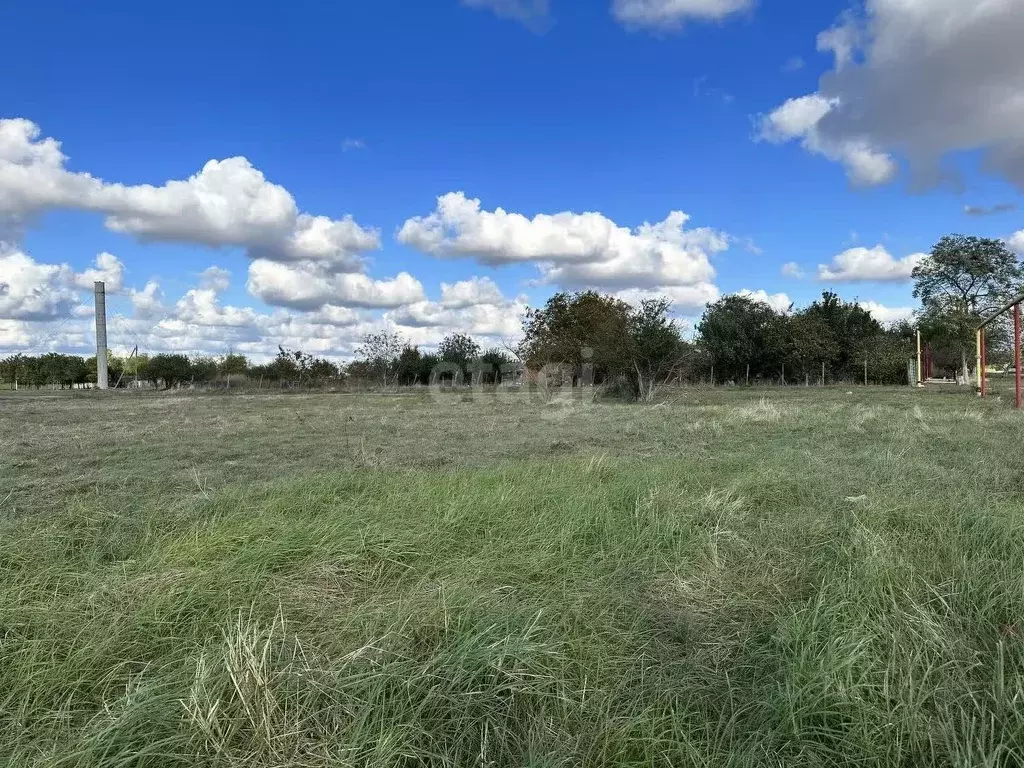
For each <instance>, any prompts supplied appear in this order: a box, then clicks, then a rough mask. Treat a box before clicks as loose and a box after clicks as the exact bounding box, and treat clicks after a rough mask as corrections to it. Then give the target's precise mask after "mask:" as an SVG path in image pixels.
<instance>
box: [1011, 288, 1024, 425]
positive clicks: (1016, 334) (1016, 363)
mask: <svg viewBox="0 0 1024 768" xmlns="http://www.w3.org/2000/svg"><path fill="white" fill-rule="evenodd" d="M1013 369H1014V370H1013V378H1014V384H1015V387H1016V388H1015V390H1014V391H1015V395H1016V398H1015V404H1016V407H1017V409H1018V410H1019V409H1020V407H1021V405H1024V402H1022V398H1021V380H1020V373H1021V371H1020V304H1019V303H1017V304H1014V305H1013Z"/></svg>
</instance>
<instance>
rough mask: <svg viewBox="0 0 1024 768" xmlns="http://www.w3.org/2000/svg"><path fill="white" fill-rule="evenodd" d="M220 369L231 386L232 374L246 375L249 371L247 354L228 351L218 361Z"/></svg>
mask: <svg viewBox="0 0 1024 768" xmlns="http://www.w3.org/2000/svg"><path fill="white" fill-rule="evenodd" d="M217 367H218V371H219V373H220V375H221V376H223V377H224V379H225V381H226V382H227V385H228V386H229V387H230V386H231V377H232V376H245V374H246V373H248V371H249V361H248V360H247V359H246V357H245V355H240V354H238V353H236V352H228V353H227V354H226V355H224V357H222V358H221V360H220V362H219V363H218V366H217Z"/></svg>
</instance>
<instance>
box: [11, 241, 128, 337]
mask: <svg viewBox="0 0 1024 768" xmlns="http://www.w3.org/2000/svg"><path fill="white" fill-rule="evenodd" d="M123 278H124V265H123V264H121V261H120V260H119V259H118V258H117V257H116V256H114V255H113V254H110V253H106V252H104V253H100V254H99V255H97V256H96V260H95V262H94V266H92V267H88V268H86V269H85V270H83V271H82V272H75V271H74V270H73V269H72V268H71V267H70V266H68V265H67V264H44V263H41V262H37V261H35V260H34V259H33V258H32V257H31V256H29V255H28V254H26V253H24V252H23V251H20V250H16V249H11V248H9V247H8V248H4V247H3V246H2V244H0V319H6V320H46V319H52V318H57V317H66V316H68V315H70V314H72V313H73V312H74V310H75V308H76V307H77V306H78V305H79V304H81V303H82V301H81V297H80V293H81V292H88V293H90V294H91V293H92V290H93V282H94V281H96V280H104V281H106V283H107V286H106V287H107V291H108V292H109V293H114V292H117V291H120V290H121V289H122V287H123Z"/></svg>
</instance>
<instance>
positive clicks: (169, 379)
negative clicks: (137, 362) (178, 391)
mask: <svg viewBox="0 0 1024 768" xmlns="http://www.w3.org/2000/svg"><path fill="white" fill-rule="evenodd" d="M142 376H143V377H144V378H145V379H146V381H149V382H151V383H152V384H153V386H154V387H158V386H160V383H161V382H163V385H164V387H165V388H166V389H171V388H172V387H175V386H177V385H179V384H182V383H184V382H187V381H188V380H189V379H190V378H191V377H192V363H191V362H190V361H189V359H188V358H187V357H186V356H185V355H179V354H163V355H154V356H153V357H151V358H150V359H149V360H148V361H147V362H146V366H145V368H143V370H142Z"/></svg>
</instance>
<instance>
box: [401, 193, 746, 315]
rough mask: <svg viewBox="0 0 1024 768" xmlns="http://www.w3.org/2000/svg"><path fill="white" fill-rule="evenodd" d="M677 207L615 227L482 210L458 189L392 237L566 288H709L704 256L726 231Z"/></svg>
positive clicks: (591, 219) (584, 218)
mask: <svg viewBox="0 0 1024 768" xmlns="http://www.w3.org/2000/svg"><path fill="white" fill-rule="evenodd" d="M688 221H689V216H687V215H686V214H685V213H683V212H682V211H673V212H671V213H670V214H669V215H668V216H667V217H666V218H665V220H664V221H661V222H658V223H655V224H650V223H644V224H642V225H640V226H639V227H637V228H635V229H630V228H629V227H623V226H620V225H618V224H616V223H615V222H614V221H612V220H611V219H609V218H607V217H606V216H604V215H603V214H601V213H595V212H588V213H573V212H568V211H566V212H562V213H555V214H543V213H542V214H538V215H536V216H534V217H532V218H529V217H527V216H524V215H523V214H520V213H514V212H508V211H505V210H504V209H502V208H496V209H495V210H493V211H486V210H483V209H482V207H481V203H480V201H479V200H476V199H471V198H468V197H466V195H465V194H464V193H462V192H452V193H449V194H447V195H442V196H441V197H439V198H438V200H437V208H436V209H435V210H434V211H433V212H432V213H430V214H428V215H426V216H416V217H413V218H410V219H408V220H407V221H406V222H405V223H404V225H403V226H402V227H401V229H400V230H399V232H398V239H399V241H400V242H402V243H404V244H406V245H409V246H412V247H414V248H417V249H419V250H421V251H423V252H425V253H428V254H432V255H435V256H441V257H471V258H474V259H476V260H477V261H479V262H481V263H483V264H486V265H490V266H499V265H504V264H515V263H532V264H534V265H535V266H537V268H538V270H539V271H540V275H541V282H543V283H545V284H549V285H560V286H563V287H568V288H599V289H605V290H626V289H630V288H635V289H641V290H658V291H662V292H666V293H668V292H672V291H673V290H674V291H675V292H676V293H678V292H679V290H678V289H681V288H690V289H693V290H695V291H700V292H703V294H705V295H707V294H710V293H711V292H712V291H714V290H716V289H715V288H714V285H713V283H712V281H713V280H714V277H715V270H714V267H713V266H712V265H711V262H710V259H709V254H712V253H716V252H718V251H722V250H725V249H726V248H728V247H729V242H730V241H729V237H728V235H726V234H724V233H721V232H717V231H715V230H712V229H709V228H696V229H686V227H685V225H686V224H687V222H688Z"/></svg>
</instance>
